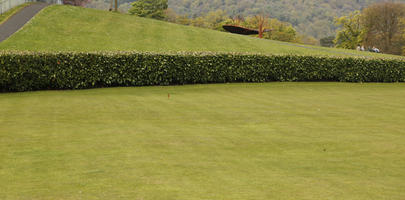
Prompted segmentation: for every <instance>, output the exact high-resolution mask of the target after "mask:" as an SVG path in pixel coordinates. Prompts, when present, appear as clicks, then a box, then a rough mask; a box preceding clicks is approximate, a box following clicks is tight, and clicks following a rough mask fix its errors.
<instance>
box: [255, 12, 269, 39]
mask: <svg viewBox="0 0 405 200" xmlns="http://www.w3.org/2000/svg"><path fill="white" fill-rule="evenodd" d="M255 18H256V23H257V29H258V31H259V38H263V33H264V31H265V27H266V26H267V25H268V19H267V17H265V16H264V15H263V14H261V15H256V16H255Z"/></svg>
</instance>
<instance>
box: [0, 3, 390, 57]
mask: <svg viewBox="0 0 405 200" xmlns="http://www.w3.org/2000/svg"><path fill="white" fill-rule="evenodd" d="M0 49H3V50H9V49H13V50H32V51H130V50H136V51H151V52H169V51H170V52H178V51H211V52H242V53H244V52H249V53H264V54H297V55H333V56H369V57H391V56H388V55H382V54H372V53H366V52H357V51H351V50H343V49H331V48H322V47H315V46H305V45H300V46H296V44H291V43H283V42H278V41H270V40H262V39H258V38H253V37H248V36H240V35H235V34H230V33H224V32H219V31H213V30H209V29H202V28H195V27H188V26H182V25H177V24H172V23H167V22H163V21H157V20H151V19H145V18H139V17H136V16H130V15H126V14H119V13H111V12H107V11H100V10H93V9H86V8H78V7H71V6H51V7H48V8H46V9H44V10H43V11H41V12H40V14H39V15H37V16H36V17H35V18H34V19H33V20H32V21H31V22H29V23H28V24H27V25H26V26H25V28H23V29H22V30H21V31H19V32H18V33H17V34H15V35H13V36H12V37H11V38H9V39H8V40H6V41H4V42H3V43H1V44H0Z"/></svg>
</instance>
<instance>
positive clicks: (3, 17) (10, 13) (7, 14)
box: [0, 3, 31, 24]
mask: <svg viewBox="0 0 405 200" xmlns="http://www.w3.org/2000/svg"><path fill="white" fill-rule="evenodd" d="M30 4H31V3H24V4H21V5H19V6H16V7H14V8H12V9H10V10H8V11H7V12H5V13H3V14H1V15H0V24H2V23H4V22H5V21H6V20H7V19H8V18H10V17H11V16H13V15H14V14H15V13H17V12H18V11H20V10H21V9H23V8H24V7H26V6H28V5H30Z"/></svg>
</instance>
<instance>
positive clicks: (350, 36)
mask: <svg viewBox="0 0 405 200" xmlns="http://www.w3.org/2000/svg"><path fill="white" fill-rule="evenodd" d="M335 22H336V25H337V26H340V27H341V28H340V29H339V31H338V32H337V35H336V39H335V41H334V42H335V44H336V47H338V48H345V49H355V48H356V47H357V45H359V44H361V43H362V37H363V33H364V28H363V27H362V25H361V13H360V11H355V12H353V13H350V15H349V16H343V17H340V18H337V19H336V20H335Z"/></svg>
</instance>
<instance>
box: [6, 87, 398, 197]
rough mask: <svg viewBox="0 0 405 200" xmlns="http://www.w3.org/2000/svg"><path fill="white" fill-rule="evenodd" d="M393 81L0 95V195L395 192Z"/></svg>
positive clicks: (389, 194)
mask: <svg viewBox="0 0 405 200" xmlns="http://www.w3.org/2000/svg"><path fill="white" fill-rule="evenodd" d="M404 86H405V85H404V84H347V83H266V84H218V85H192V86H173V87H172V86H170V87H141V88H109V89H95V90H81V91H42V92H26V93H8V94H4V93H3V94H0V199H41V200H43V199H168V200H169V199H176V200H181V199H187V200H193V199H234V200H237V199H241V200H242V199H243V200H246V199H322V200H323V199H356V200H361V199H365V200H371V199H376V200H380V199H393V200H395V199H398V200H401V199H403V198H404V197H405V192H404V190H403V188H405V181H404V180H405V168H404V166H405V107H404V106H403V104H404V102H405V90H404ZM168 93H170V99H169V98H168Z"/></svg>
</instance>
